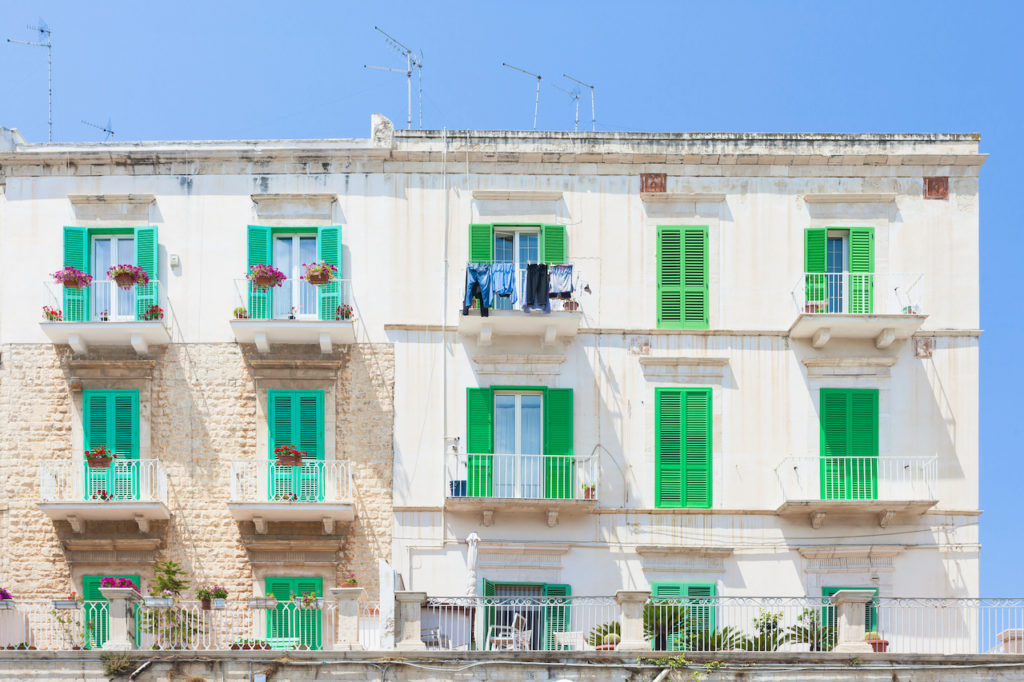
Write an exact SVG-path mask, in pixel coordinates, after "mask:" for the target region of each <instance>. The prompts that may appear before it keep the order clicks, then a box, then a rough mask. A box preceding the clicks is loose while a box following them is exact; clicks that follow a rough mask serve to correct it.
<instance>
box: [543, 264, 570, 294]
mask: <svg viewBox="0 0 1024 682" xmlns="http://www.w3.org/2000/svg"><path fill="white" fill-rule="evenodd" d="M572 290H573V288H572V266H571V265H552V266H551V267H549V268H548V293H550V294H571V293H572Z"/></svg>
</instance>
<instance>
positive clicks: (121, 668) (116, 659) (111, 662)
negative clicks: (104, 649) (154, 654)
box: [100, 653, 135, 677]
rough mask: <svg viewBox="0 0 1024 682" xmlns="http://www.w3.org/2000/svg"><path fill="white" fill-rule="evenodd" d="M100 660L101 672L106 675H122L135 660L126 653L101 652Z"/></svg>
mask: <svg viewBox="0 0 1024 682" xmlns="http://www.w3.org/2000/svg"><path fill="white" fill-rule="evenodd" d="M100 661H102V662H103V674H104V675H106V676H107V677H117V676H119V675H124V674H125V673H127V672H130V671H131V669H132V666H133V665H135V661H134V660H133V659H132V657H131V656H129V655H128V654H126V653H116V654H113V653H103V654H100Z"/></svg>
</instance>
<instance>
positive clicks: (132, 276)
mask: <svg viewBox="0 0 1024 682" xmlns="http://www.w3.org/2000/svg"><path fill="white" fill-rule="evenodd" d="M107 277H109V278H110V279H112V280H114V281H115V282H117V286H119V287H120V288H122V289H131V288H132V286H134V285H136V284H138V285H139V286H143V285H145V284H149V275H147V274H146V271H145V270H143V269H142V268H140V267H139V266H137V265H127V264H124V263H122V264H120V265H111V266H110V267H109V268H107Z"/></svg>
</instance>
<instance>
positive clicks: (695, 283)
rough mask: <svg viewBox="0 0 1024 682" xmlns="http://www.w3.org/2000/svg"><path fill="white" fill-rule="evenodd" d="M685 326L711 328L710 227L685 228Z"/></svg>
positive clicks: (690, 226) (692, 226) (687, 327)
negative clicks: (709, 293) (709, 316)
mask: <svg viewBox="0 0 1024 682" xmlns="http://www.w3.org/2000/svg"><path fill="white" fill-rule="evenodd" d="M682 234H683V328H684V329H707V328H708V228H707V226H706V225H688V226H686V227H684V228H683V232H682Z"/></svg>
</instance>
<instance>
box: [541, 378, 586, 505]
mask: <svg viewBox="0 0 1024 682" xmlns="http://www.w3.org/2000/svg"><path fill="white" fill-rule="evenodd" d="M572 436H573V424H572V389H571V388H548V389H545V390H544V497H545V498H546V499H568V500H571V499H573V498H574V496H575V492H576V476H575V473H576V472H575V467H574V466H573V455H572ZM581 497H582V495H581Z"/></svg>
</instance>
